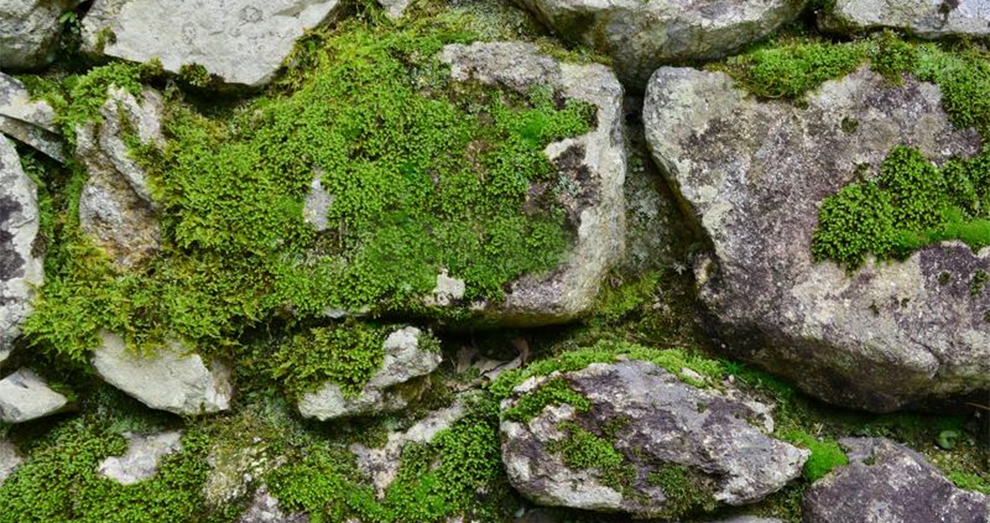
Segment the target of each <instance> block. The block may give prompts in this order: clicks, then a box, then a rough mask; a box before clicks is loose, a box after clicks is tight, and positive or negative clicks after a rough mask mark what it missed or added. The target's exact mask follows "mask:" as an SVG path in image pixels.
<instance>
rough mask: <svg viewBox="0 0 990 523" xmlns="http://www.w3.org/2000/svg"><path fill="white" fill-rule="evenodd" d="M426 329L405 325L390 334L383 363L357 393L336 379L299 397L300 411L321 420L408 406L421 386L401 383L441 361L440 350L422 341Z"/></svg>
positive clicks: (422, 374) (425, 374) (385, 346)
mask: <svg viewBox="0 0 990 523" xmlns="http://www.w3.org/2000/svg"><path fill="white" fill-rule="evenodd" d="M422 335H423V332H422V331H421V330H419V329H417V328H416V327H405V328H402V329H399V330H397V331H395V332H393V333H391V334H389V335H388V338H386V339H385V342H384V344H383V350H384V352H385V357H384V360H383V361H382V366H381V368H380V369H378V371H377V372H375V374H374V375H373V376H372V377H371V379H370V380H368V383H367V384H365V386H364V388H362V389H361V391H360V392H359V393H357V394H356V395H350V394H348V393H347V392H345V391H344V390H343V389H342V388H340V386H339V385H337V384H336V383H333V382H327V383H325V384H324V385H323V386H322V387H321V388H320V389H319V390H317V391H316V392H309V393H306V394H304V395H303V396H302V398H301V399H300V400H299V405H298V406H299V412H300V413H301V414H302V415H303V416H305V417H307V418H316V419H318V420H320V421H326V420H328V419H333V418H339V417H343V416H359V415H363V414H371V413H375V412H389V411H396V410H401V409H403V408H405V407H406V406H407V405H408V404H409V399H410V398H409V396H411V395H415V393H416V392H417V391H419V390H420V389H419V388H418V387H415V386H412V387H406V388H403V387H399V385H402V384H406V383H408V382H410V381H411V380H414V379H416V378H421V377H423V376H427V375H428V374H430V373H431V372H433V371H434V370H436V368H437V367H438V366H439V365H440V361H441V356H440V353H439V352H437V351H435V350H430V348H427V347H423V346H421V344H420V337H421V336H422Z"/></svg>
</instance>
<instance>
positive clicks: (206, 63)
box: [82, 0, 339, 87]
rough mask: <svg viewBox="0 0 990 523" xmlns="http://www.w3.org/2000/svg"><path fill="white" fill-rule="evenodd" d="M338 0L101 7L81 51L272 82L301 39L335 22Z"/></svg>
mask: <svg viewBox="0 0 990 523" xmlns="http://www.w3.org/2000/svg"><path fill="white" fill-rule="evenodd" d="M338 5H339V1H338V0H229V1H225V2H213V1H204V0H96V2H94V3H93V7H92V8H91V9H90V10H89V12H88V13H87V14H86V17H85V18H84V19H83V31H82V36H83V46H84V47H85V48H87V49H89V50H90V51H94V52H101V53H103V54H105V55H107V56H113V57H117V58H123V59H125V60H132V61H135V62H146V61H148V60H151V59H152V58H158V59H159V60H160V61H161V64H162V66H163V67H164V68H165V70H166V71H169V72H173V73H179V72H181V69H182V66H184V65H185V66H193V65H199V66H202V67H203V68H205V69H206V72H207V73H210V74H211V75H215V77H216V78H219V80H221V81H223V82H225V83H227V84H234V85H241V86H249V87H259V86H262V85H264V84H266V83H268V82H269V81H270V80H271V79H272V78H273V77H274V75H275V72H276V71H277V70H278V68H279V66H281V65H282V61H283V60H284V59H285V57H286V56H288V55H289V52H290V51H292V46H293V45H294V43H295V41H296V39H297V38H299V37H300V36H302V34H303V33H304V32H305V31H306V30H307V29H310V28H312V27H316V26H317V25H319V24H321V23H323V22H324V21H326V20H328V19H330V18H332V17H333V16H334V14H335V13H336V12H337V7H338Z"/></svg>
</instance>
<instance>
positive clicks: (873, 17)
mask: <svg viewBox="0 0 990 523" xmlns="http://www.w3.org/2000/svg"><path fill="white" fill-rule="evenodd" d="M818 25H819V26H820V27H821V28H822V29H825V30H827V31H833V32H846V33H856V32H861V31H867V30H870V29H877V28H881V27H889V28H892V29H898V30H901V31H905V32H908V33H911V34H913V35H915V36H918V37H921V38H943V37H959V36H970V37H976V38H982V37H987V36H990V0H947V1H944V2H940V1H933V0H867V1H864V0H835V1H834V5H833V6H832V7H831V8H830V9H828V10H826V11H825V12H823V13H821V14H820V15H819V17H818Z"/></svg>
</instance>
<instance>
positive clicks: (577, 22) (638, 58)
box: [517, 0, 805, 90]
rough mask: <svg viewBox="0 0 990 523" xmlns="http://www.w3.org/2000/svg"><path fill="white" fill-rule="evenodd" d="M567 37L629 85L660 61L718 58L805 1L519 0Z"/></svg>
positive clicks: (633, 86)
mask: <svg viewBox="0 0 990 523" xmlns="http://www.w3.org/2000/svg"><path fill="white" fill-rule="evenodd" d="M517 3H519V4H520V5H522V6H523V7H525V8H526V9H528V10H530V11H532V12H533V13H534V14H535V15H536V16H537V17H538V18H540V19H541V20H542V21H543V22H544V23H546V24H547V26H549V27H550V28H552V29H553V30H554V31H555V32H556V33H558V34H560V35H561V36H563V37H565V38H569V39H571V40H574V41H577V42H580V43H582V44H585V45H588V46H590V47H592V48H594V49H597V50H598V51H599V52H601V53H604V54H606V55H608V56H610V57H611V58H612V61H613V64H614V65H615V69H616V72H617V73H618V75H619V78H621V79H622V81H623V83H625V84H626V86H628V87H629V88H630V89H634V90H639V89H641V88H642V86H643V85H645V84H646V81H647V79H648V78H649V77H650V74H651V73H652V72H653V71H654V70H656V68H657V67H659V66H660V65H662V64H669V63H672V62H679V61H684V60H694V59H708V58H718V57H720V56H724V55H726V54H728V53H730V52H731V51H734V50H736V49H738V48H739V47H742V46H743V45H745V44H747V43H749V42H752V41H755V40H759V39H760V38H763V37H764V36H766V35H767V34H769V33H770V32H771V31H773V30H774V29H776V28H777V27H779V26H780V25H781V24H784V23H785V22H788V21H790V20H792V19H794V18H795V17H797V15H798V13H800V12H801V9H802V8H803V7H804V4H805V2H804V1H803V0H517Z"/></svg>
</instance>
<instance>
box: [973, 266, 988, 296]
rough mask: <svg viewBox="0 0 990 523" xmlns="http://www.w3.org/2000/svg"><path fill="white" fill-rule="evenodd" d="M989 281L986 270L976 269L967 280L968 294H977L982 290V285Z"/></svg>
mask: <svg viewBox="0 0 990 523" xmlns="http://www.w3.org/2000/svg"><path fill="white" fill-rule="evenodd" d="M988 281H990V274H987V271H984V270H982V269H978V270H977V271H976V272H974V273H973V279H971V280H970V281H969V294H970V296H979V295H980V293H982V292H983V287H984V286H986V284H987V282H988Z"/></svg>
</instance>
